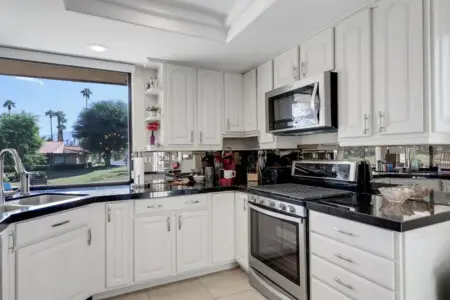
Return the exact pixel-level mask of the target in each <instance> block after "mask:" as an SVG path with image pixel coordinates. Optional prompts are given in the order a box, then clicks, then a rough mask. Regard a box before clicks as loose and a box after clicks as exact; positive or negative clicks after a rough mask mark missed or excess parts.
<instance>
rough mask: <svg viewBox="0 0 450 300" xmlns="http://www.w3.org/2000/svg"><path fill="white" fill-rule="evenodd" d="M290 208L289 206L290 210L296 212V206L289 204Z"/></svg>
mask: <svg viewBox="0 0 450 300" xmlns="http://www.w3.org/2000/svg"><path fill="white" fill-rule="evenodd" d="M288 208H289V212H290V213H295V207H294V206H292V205H289V206H288Z"/></svg>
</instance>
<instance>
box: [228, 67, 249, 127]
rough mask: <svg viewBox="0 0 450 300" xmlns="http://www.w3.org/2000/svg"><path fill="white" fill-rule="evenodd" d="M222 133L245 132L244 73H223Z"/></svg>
mask: <svg viewBox="0 0 450 300" xmlns="http://www.w3.org/2000/svg"><path fill="white" fill-rule="evenodd" d="M224 81H225V119H224V121H225V122H224V123H225V124H224V133H236V132H237V133H241V132H245V124H244V119H245V118H244V75H242V74H233V73H225V80H224Z"/></svg>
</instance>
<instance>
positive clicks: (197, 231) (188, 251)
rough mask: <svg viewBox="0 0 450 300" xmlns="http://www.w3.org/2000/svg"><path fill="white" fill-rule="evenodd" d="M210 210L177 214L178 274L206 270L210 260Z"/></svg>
mask: <svg viewBox="0 0 450 300" xmlns="http://www.w3.org/2000/svg"><path fill="white" fill-rule="evenodd" d="M209 237H210V226H209V214H208V210H198V211H188V212H180V213H178V214H177V272H179V273H181V272H185V271H191V270H198V269H201V268H205V267H207V266H208V264H209V259H210V255H209V253H210V238H209Z"/></svg>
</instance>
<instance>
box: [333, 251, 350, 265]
mask: <svg viewBox="0 0 450 300" xmlns="http://www.w3.org/2000/svg"><path fill="white" fill-rule="evenodd" d="M333 255H334V256H336V257H337V258H339V259H342V260H345V261H346V262H349V263H353V262H354V261H353V259H351V258H348V257H344V256H342V255H341V254H339V253H337V252H336V253H333Z"/></svg>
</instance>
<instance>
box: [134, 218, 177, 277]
mask: <svg viewBox="0 0 450 300" xmlns="http://www.w3.org/2000/svg"><path fill="white" fill-rule="evenodd" d="M174 220H175V214H167V215H159V216H150V217H140V218H136V219H135V220H134V279H135V281H136V282H141V281H147V280H151V279H155V278H163V277H166V276H170V275H174V274H175V259H176V254H175V253H176V252H175V251H176V248H175V245H176V227H175V222H174Z"/></svg>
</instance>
